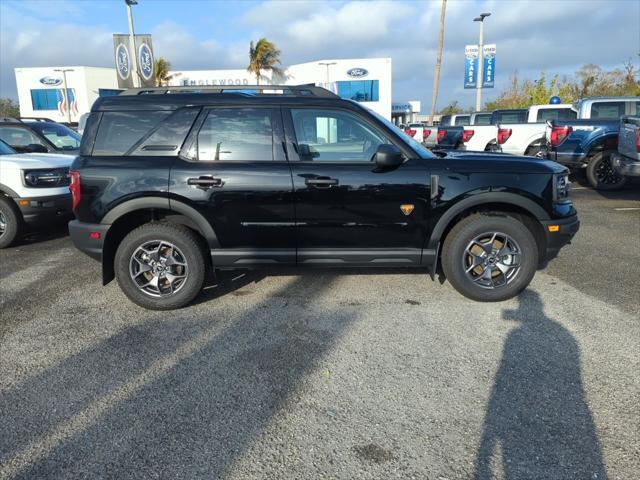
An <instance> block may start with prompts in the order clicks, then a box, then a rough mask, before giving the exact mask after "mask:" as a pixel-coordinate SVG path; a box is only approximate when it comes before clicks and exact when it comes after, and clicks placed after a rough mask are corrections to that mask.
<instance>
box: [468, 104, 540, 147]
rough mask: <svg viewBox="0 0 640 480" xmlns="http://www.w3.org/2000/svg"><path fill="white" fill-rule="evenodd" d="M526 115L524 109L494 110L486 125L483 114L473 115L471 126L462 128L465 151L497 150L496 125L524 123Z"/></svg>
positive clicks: (526, 112)
mask: <svg viewBox="0 0 640 480" xmlns="http://www.w3.org/2000/svg"><path fill="white" fill-rule="evenodd" d="M474 115H475V118H474ZM527 115H528V111H527V110H526V109H512V110H495V111H493V112H491V119H490V120H489V122H488V124H487V123H486V120H487V119H486V115H485V114H482V113H480V114H473V115H472V123H471V125H470V126H468V127H465V128H464V129H465V134H464V137H463V138H464V140H465V142H464V146H465V149H466V150H469V151H476V152H486V151H493V150H499V148H498V146H497V143H496V139H497V137H498V124H511V123H522V122H526V120H527ZM543 136H544V132H543Z"/></svg>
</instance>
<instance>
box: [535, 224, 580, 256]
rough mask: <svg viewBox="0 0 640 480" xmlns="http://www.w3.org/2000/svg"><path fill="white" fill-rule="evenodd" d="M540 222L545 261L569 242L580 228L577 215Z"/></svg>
mask: <svg viewBox="0 0 640 480" xmlns="http://www.w3.org/2000/svg"><path fill="white" fill-rule="evenodd" d="M540 223H542V226H543V228H544V233H545V237H546V255H545V260H547V261H548V260H551V259H552V258H554V257H556V256H557V255H558V252H559V251H560V249H561V248H562V247H564V246H565V245H566V244H568V243H571V239H572V238H573V237H574V235H575V234H576V233H577V232H578V230H579V229H580V220H578V216H577V215H572V216H570V217H566V218H561V219H557V220H543V221H541V222H540ZM556 227H557V228H556ZM550 230H557V231H550Z"/></svg>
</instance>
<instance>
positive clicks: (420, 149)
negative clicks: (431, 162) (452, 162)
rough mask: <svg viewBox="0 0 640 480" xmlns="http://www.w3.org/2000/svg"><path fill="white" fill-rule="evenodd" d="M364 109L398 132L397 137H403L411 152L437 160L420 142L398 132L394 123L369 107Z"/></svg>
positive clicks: (402, 132)
mask: <svg viewBox="0 0 640 480" xmlns="http://www.w3.org/2000/svg"><path fill="white" fill-rule="evenodd" d="M364 108H366V109H367V110H368V111H369V113H371V114H372V115H373V116H374V117H376V118H377V119H378V120H380V121H381V122H382V123H383V124H384V125H386V126H387V127H389V129H391V131H393V132H396V135H399V136H400V137H402V140H404V141H405V143H407V144H408V145H409V146H410V147H411V150H413V151H414V152H416V153H417V154H418V155H419V156H420V157H421V158H437V157H436V156H435V155H434V154H433V153H431V152H430V151H429V150H428V149H427V148H425V147H424V145H422V144H421V143H420V142H418V141H417V140H414V139H413V138H411V137H410V136H409V135H407V134H406V133H404V131H402V130H400V131H398V127H396V126H395V125H394V124H393V123H391V122H390V121H389V120H387V119H386V118H384V117H383V116H382V115H380V114H379V113H377V112H374V111H373V110H371V109H370V108H367V107H364ZM394 129H395V130H394Z"/></svg>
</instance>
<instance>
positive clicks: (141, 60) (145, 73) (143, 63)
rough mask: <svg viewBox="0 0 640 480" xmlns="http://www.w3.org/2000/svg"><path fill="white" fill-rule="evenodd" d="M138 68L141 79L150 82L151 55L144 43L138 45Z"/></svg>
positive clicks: (151, 75) (151, 73)
mask: <svg viewBox="0 0 640 480" xmlns="http://www.w3.org/2000/svg"><path fill="white" fill-rule="evenodd" d="M138 68H139V69H140V75H141V76H142V78H144V79H145V80H151V77H153V53H152V52H151V49H150V48H149V45H147V44H146V43H143V44H142V45H140V48H139V49H138Z"/></svg>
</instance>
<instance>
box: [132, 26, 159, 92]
mask: <svg viewBox="0 0 640 480" xmlns="http://www.w3.org/2000/svg"><path fill="white" fill-rule="evenodd" d="M135 42H136V60H137V63H138V75H139V78H140V86H141V87H155V86H156V77H155V75H154V73H155V72H154V67H155V59H154V57H153V43H152V42H151V35H147V34H145V35H136V37H135Z"/></svg>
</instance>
